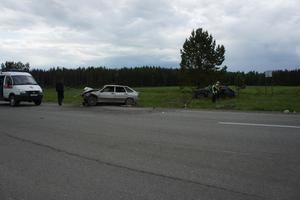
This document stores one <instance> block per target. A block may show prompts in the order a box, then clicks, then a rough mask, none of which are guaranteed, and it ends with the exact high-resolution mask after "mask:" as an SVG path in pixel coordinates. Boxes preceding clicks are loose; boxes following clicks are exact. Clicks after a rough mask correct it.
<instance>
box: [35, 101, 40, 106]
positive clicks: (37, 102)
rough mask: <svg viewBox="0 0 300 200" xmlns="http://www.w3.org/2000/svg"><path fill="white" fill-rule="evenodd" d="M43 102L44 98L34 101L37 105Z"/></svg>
mask: <svg viewBox="0 0 300 200" xmlns="http://www.w3.org/2000/svg"><path fill="white" fill-rule="evenodd" d="M41 103H42V100H36V101H34V104H35V105H36V106H39V105H41Z"/></svg>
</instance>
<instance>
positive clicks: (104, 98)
mask: <svg viewBox="0 0 300 200" xmlns="http://www.w3.org/2000/svg"><path fill="white" fill-rule="evenodd" d="M138 95H139V94H138V92H136V91H135V90H134V89H132V88H130V87H128V86H124V85H105V86H104V87H103V88H102V89H100V90H99V89H93V88H89V87H86V88H84V89H83V93H82V95H81V96H82V97H83V100H84V102H83V103H84V105H88V106H95V105H97V103H122V104H126V105H135V104H136V103H137V100H138Z"/></svg>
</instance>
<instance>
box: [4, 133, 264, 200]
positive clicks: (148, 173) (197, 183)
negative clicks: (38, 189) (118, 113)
mask: <svg viewBox="0 0 300 200" xmlns="http://www.w3.org/2000/svg"><path fill="white" fill-rule="evenodd" d="M3 134H4V135H6V136H7V137H9V138H12V139H15V140H18V141H21V142H24V143H29V144H33V145H37V146H40V147H43V148H47V149H50V150H53V151H56V152H59V153H64V154H66V155H69V156H74V157H77V158H81V159H85V160H89V161H93V162H97V163H98V164H102V165H107V166H111V167H116V168H121V169H125V170H128V171H133V172H137V173H143V174H147V175H152V176H156V177H162V178H166V179H170V180H174V181H179V182H184V183H190V184H196V185H200V186H202V187H207V188H212V189H216V190H223V191H226V192H231V193H235V194H240V195H244V196H249V197H255V198H259V199H266V198H265V197H262V196H259V195H256V194H249V193H246V192H240V191H236V190H232V189H228V188H225V187H220V186H216V185H212V184H206V183H201V182H198V181H194V180H189V179H183V178H180V177H175V176H170V175H165V174H160V173H156V172H150V171H146V170H142V169H136V168H132V167H128V166H124V165H120V164H116V163H111V162H106V161H103V160H100V159H96V158H91V157H87V156H84V155H81V154H78V153H74V152H69V151H66V150H63V149H59V148H56V147H53V146H50V145H47V144H43V143H39V142H35V141H32V140H29V139H25V138H21V137H18V136H15V135H11V134H8V133H3Z"/></svg>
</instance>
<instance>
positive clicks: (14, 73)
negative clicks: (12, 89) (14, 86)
mask: <svg viewBox="0 0 300 200" xmlns="http://www.w3.org/2000/svg"><path fill="white" fill-rule="evenodd" d="M2 74H3V75H10V76H17V75H23V76H31V74H29V73H27V72H0V75H2Z"/></svg>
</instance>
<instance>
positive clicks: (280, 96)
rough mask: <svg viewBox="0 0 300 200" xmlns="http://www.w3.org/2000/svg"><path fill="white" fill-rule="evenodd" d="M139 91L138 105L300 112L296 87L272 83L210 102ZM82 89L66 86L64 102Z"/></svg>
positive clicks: (162, 90)
mask: <svg viewBox="0 0 300 200" xmlns="http://www.w3.org/2000/svg"><path fill="white" fill-rule="evenodd" d="M135 89H136V90H137V91H138V92H139V93H140V96H139V103H138V105H139V106H141V107H161V108H184V107H185V105H186V106H187V108H205V109H229V110H258V111H283V110H286V109H289V110H290V111H294V110H295V111H297V112H300V86H297V87H286V86H276V87H274V88H273V95H272V94H271V88H268V90H267V94H265V87H264V86H248V87H246V89H243V90H240V94H239V95H238V96H237V97H236V98H234V99H220V100H219V101H217V103H212V102H211V99H200V100H199V99H191V98H190V94H191V93H190V91H191V90H187V91H186V92H185V93H182V92H181V90H180V89H179V87H144V88H135ZM81 92H82V89H74V88H66V91H65V102H66V103H72V104H80V103H81V102H82V99H81V97H80V93H81ZM44 101H46V102H55V101H56V93H55V90H54V89H53V88H46V89H44Z"/></svg>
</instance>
